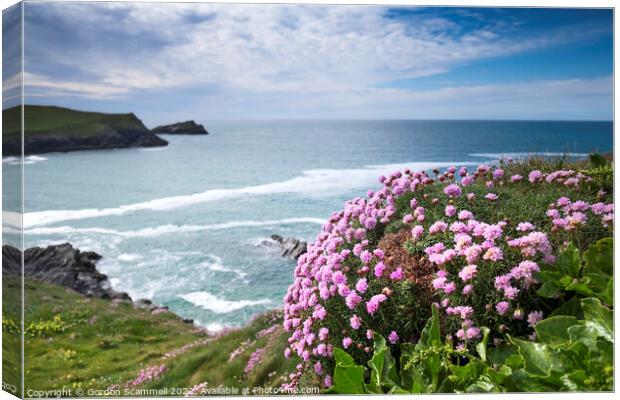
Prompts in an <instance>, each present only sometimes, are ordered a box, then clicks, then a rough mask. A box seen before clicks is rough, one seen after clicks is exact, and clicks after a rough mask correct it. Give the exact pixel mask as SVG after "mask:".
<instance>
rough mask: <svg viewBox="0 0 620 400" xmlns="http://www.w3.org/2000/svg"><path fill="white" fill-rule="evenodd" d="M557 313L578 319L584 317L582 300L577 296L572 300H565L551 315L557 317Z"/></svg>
mask: <svg viewBox="0 0 620 400" xmlns="http://www.w3.org/2000/svg"><path fill="white" fill-rule="evenodd" d="M557 315H568V316H572V317H575V318H577V319H583V310H582V309H581V300H580V299H579V298H578V297H577V296H575V297H572V298H571V299H570V300H568V301H566V302H564V303H563V304H562V305H561V306H560V307H558V308H556V309H555V311H553V312H552V313H551V315H550V317H555V316H557Z"/></svg>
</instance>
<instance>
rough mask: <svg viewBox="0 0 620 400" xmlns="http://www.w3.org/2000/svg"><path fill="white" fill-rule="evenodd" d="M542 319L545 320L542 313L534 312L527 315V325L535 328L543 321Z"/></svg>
mask: <svg viewBox="0 0 620 400" xmlns="http://www.w3.org/2000/svg"><path fill="white" fill-rule="evenodd" d="M542 319H543V313H542V311H532V312H531V313H529V314H528V315H527V324H528V325H529V326H530V327H532V328H533V327H534V326H536V324H537V323H539V322H540V321H542Z"/></svg>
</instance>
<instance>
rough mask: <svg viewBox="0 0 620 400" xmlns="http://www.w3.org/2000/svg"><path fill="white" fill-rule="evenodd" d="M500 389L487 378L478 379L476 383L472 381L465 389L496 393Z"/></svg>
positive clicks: (467, 390)
mask: <svg viewBox="0 0 620 400" xmlns="http://www.w3.org/2000/svg"><path fill="white" fill-rule="evenodd" d="M501 391H502V390H501V389H500V388H499V386H497V385H496V384H495V383H493V382H489V381H487V380H482V379H480V380H478V381H476V383H473V384H471V385H469V386H468V387H467V389H465V392H467V393H493V392H495V393H497V392H501Z"/></svg>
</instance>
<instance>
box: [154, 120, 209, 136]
mask: <svg viewBox="0 0 620 400" xmlns="http://www.w3.org/2000/svg"><path fill="white" fill-rule="evenodd" d="M151 132H153V133H165V134H167V135H208V134H209V132H207V130H206V129H205V127H204V126H202V125H198V124H197V123H196V122H194V121H185V122H177V123H176V124H170V125H161V126H157V127H155V128H153V129H152V130H151Z"/></svg>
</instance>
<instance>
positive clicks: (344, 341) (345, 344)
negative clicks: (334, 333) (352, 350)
mask: <svg viewBox="0 0 620 400" xmlns="http://www.w3.org/2000/svg"><path fill="white" fill-rule="evenodd" d="M351 344H353V339H351V338H350V337H348V336H347V337H345V338H344V339H342V347H344V348H345V349H348V348H349V346H351Z"/></svg>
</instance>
